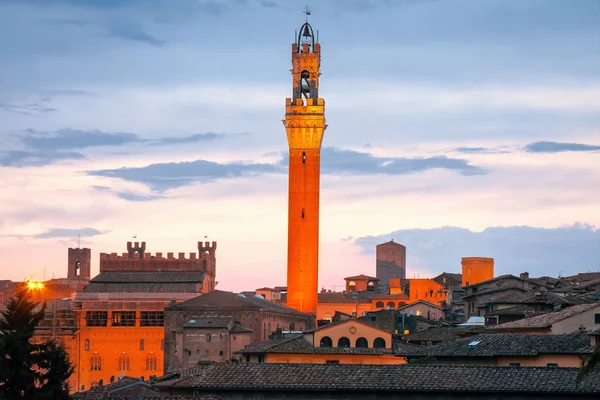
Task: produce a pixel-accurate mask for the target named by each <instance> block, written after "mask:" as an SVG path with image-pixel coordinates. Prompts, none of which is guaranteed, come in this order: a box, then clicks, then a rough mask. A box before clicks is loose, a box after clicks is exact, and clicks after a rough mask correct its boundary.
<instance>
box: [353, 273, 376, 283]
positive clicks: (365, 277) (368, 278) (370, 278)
mask: <svg viewBox="0 0 600 400" xmlns="http://www.w3.org/2000/svg"><path fill="white" fill-rule="evenodd" d="M344 280H345V281H348V280H353V281H363V280H364V281H378V280H379V278H375V277H374V276H368V275H364V274H360V275H355V276H349V277H347V278H344Z"/></svg>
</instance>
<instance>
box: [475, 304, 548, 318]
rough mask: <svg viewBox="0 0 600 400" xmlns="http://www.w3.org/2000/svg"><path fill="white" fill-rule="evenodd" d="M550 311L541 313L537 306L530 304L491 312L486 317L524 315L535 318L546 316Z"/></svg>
mask: <svg viewBox="0 0 600 400" xmlns="http://www.w3.org/2000/svg"><path fill="white" fill-rule="evenodd" d="M547 312H548V311H539V310H536V309H535V306H533V305H530V304H518V305H516V306H514V307H509V308H503V309H501V310H496V311H490V312H488V313H487V314H486V315H488V316H494V315H524V316H526V317H533V316H535V315H540V314H546V313H547Z"/></svg>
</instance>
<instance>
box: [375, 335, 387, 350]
mask: <svg viewBox="0 0 600 400" xmlns="http://www.w3.org/2000/svg"><path fill="white" fill-rule="evenodd" d="M373 348H374V349H385V339H383V338H380V337H378V338H377V339H375V340H374V341H373Z"/></svg>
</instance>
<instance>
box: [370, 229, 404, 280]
mask: <svg viewBox="0 0 600 400" xmlns="http://www.w3.org/2000/svg"><path fill="white" fill-rule="evenodd" d="M375 249H376V250H375V253H376V255H375V259H376V264H375V265H376V267H375V268H376V273H375V274H376V275H375V276H377V278H379V286H380V287H382V288H383V287H388V286H389V284H390V279H392V278H400V279H406V247H405V246H403V245H401V244H400V243H396V242H394V241H393V240H391V241H389V242H386V243H382V244H378V245H377V247H376V248H375Z"/></svg>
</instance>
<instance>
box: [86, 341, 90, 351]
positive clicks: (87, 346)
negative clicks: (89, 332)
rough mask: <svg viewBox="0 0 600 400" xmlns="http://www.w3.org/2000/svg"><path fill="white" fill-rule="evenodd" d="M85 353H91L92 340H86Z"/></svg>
mask: <svg viewBox="0 0 600 400" xmlns="http://www.w3.org/2000/svg"><path fill="white" fill-rule="evenodd" d="M85 351H90V339H85Z"/></svg>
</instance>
